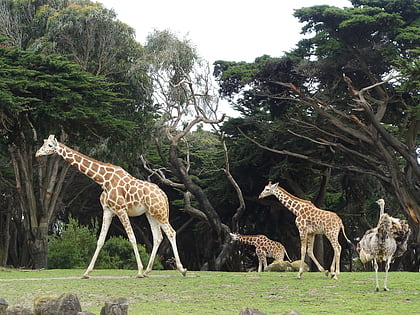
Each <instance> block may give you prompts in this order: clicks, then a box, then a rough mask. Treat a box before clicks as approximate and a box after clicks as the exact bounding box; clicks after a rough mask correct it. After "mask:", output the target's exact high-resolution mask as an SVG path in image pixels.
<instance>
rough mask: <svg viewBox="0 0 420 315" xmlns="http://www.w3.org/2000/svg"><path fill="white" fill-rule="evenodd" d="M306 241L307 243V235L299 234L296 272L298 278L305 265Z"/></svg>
mask: <svg viewBox="0 0 420 315" xmlns="http://www.w3.org/2000/svg"><path fill="white" fill-rule="evenodd" d="M307 243H308V236H307V235H306V234H305V235H303V234H302V235H300V267H299V272H298V274H297V278H298V279H300V278H301V277H302V273H303V268H304V265H305V257H306V249H307V246H308V245H307Z"/></svg>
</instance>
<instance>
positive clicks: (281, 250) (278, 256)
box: [230, 233, 290, 272]
mask: <svg viewBox="0 0 420 315" xmlns="http://www.w3.org/2000/svg"><path fill="white" fill-rule="evenodd" d="M230 236H231V237H232V239H233V240H235V241H239V242H241V243H244V244H247V245H253V246H255V253H256V254H257V257H258V272H261V271H265V269H266V268H267V257H271V258H274V260H277V261H283V259H284V255H285V254H286V256H287V259H289V260H290V258H289V255H287V252H286V248H285V247H284V246H283V244H281V243H279V242H276V241H273V240H270V239H269V238H268V237H267V236H265V235H261V234H259V235H242V234H238V233H230ZM263 267H264V268H263Z"/></svg>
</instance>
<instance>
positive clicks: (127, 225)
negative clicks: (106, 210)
mask: <svg viewBox="0 0 420 315" xmlns="http://www.w3.org/2000/svg"><path fill="white" fill-rule="evenodd" d="M117 215H118V218H119V219H120V221H121V224H122V225H123V227H124V229H125V232H126V233H127V236H128V240H129V241H130V243H131V246H132V247H133V251H134V255H135V257H136V262H137V269H138V272H137V276H136V277H137V278H144V274H143V264H142V262H141V259H140V254H139V249H138V247H137V241H136V236H135V235H134V231H133V228H132V227H131V223H130V218H129V217H128V214H127V212H126V211H125V209H123V210H121V211H119V212H118V213H117Z"/></svg>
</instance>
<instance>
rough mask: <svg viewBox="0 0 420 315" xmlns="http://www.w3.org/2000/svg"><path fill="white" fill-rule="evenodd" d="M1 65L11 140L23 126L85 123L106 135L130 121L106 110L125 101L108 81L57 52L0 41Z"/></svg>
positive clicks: (0, 89)
mask: <svg viewBox="0 0 420 315" xmlns="http://www.w3.org/2000/svg"><path fill="white" fill-rule="evenodd" d="M0 69H1V70H0V104H1V105H0V113H1V117H2V118H3V125H4V127H5V128H4V129H2V133H3V134H2V140H3V141H4V140H5V139H7V140H6V141H12V140H13V139H14V138H15V137H16V136H17V133H19V132H20V131H25V132H27V131H28V130H27V129H28V128H36V130H37V131H38V132H40V133H41V134H48V133H50V132H51V133H53V132H54V130H59V129H60V128H64V129H65V130H68V131H69V134H75V133H82V132H84V131H85V130H86V129H89V130H92V131H94V132H95V133H102V134H103V135H104V136H106V135H109V136H111V135H118V134H119V135H122V134H127V133H128V131H129V130H130V129H132V128H133V127H134V124H133V123H132V122H129V121H126V120H121V119H118V118H116V117H114V116H113V115H112V114H111V109H112V107H113V106H117V104H119V103H122V102H124V99H121V98H119V97H118V95H117V94H116V93H114V92H111V91H110V90H111V87H112V86H113V84H111V83H108V82H105V80H103V78H101V77H96V76H92V75H90V74H89V73H87V72H83V71H81V70H80V68H79V67H78V66H77V65H75V64H73V63H70V62H68V61H66V60H64V59H63V58H62V57H59V56H55V55H52V56H42V55H38V54H34V53H32V52H25V51H21V50H19V49H17V48H9V47H0ZM46 120H48V124H45V123H44V122H45V121H46ZM28 123H29V124H28ZM104 126H106V128H104ZM70 130H72V132H70ZM100 130H101V131H100Z"/></svg>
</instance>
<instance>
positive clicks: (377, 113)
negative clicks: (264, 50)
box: [215, 1, 420, 241]
mask: <svg viewBox="0 0 420 315" xmlns="http://www.w3.org/2000/svg"><path fill="white" fill-rule="evenodd" d="M352 3H353V4H354V8H344V9H339V8H335V7H330V6H315V7H311V8H302V9H299V10H296V12H295V16H296V17H298V18H299V20H300V21H301V22H304V23H306V24H305V26H304V28H303V32H304V33H308V34H310V35H311V34H312V36H311V37H309V38H306V39H303V40H301V41H300V42H299V43H298V45H297V47H296V48H295V49H293V50H292V51H290V52H288V53H286V54H285V55H284V56H283V57H281V58H271V57H269V56H262V57H260V58H257V59H256V60H255V62H254V63H243V62H240V63H235V62H226V61H218V62H216V66H215V75H216V78H217V80H218V81H219V83H220V84H221V93H222V95H223V96H224V97H226V98H228V99H229V100H232V101H235V104H236V107H237V108H236V109H237V110H240V111H241V112H242V113H243V117H241V118H238V119H234V120H230V121H228V122H227V123H225V124H224V127H223V128H224V130H225V131H226V132H227V133H228V134H229V135H231V137H233V138H234V139H235V141H236V142H237V143H236V145H234V147H235V150H236V151H242V153H239V154H237V155H236V154H235V156H238V157H239V158H242V161H243V162H244V161H245V162H248V156H249V157H251V158H249V163H250V164H251V163H252V165H256V166H255V168H254V170H255V173H256V174H255V175H252V176H248V177H247V178H246V179H244V180H242V179H243V177H244V176H242V178H241V177H239V179H240V180H241V183H246V182H248V183H249V185H255V180H254V183H253V184H252V183H251V180H250V178H254V179H255V178H261V176H262V177H264V179H265V180H267V179H271V180H276V181H277V180H279V179H281V180H282V181H283V185H285V186H286V187H287V188H288V189H289V190H290V191H291V192H293V193H295V194H296V195H298V196H300V197H302V198H305V199H311V200H313V201H314V202H315V203H317V204H318V205H319V206H324V207H326V208H329V207H328V205H329V206H330V207H331V208H330V209H332V210H335V211H339V212H340V214H346V213H345V212H349V213H350V214H351V215H352V216H356V215H362V217H360V219H359V220H356V218H357V217H353V219H352V220H345V221H347V222H346V223H347V226H349V227H350V229H351V230H353V229H354V232H352V231H350V234H353V235H355V236H356V235H360V233H361V232H358V231H360V229H361V230H364V229H365V227H366V222H364V218H365V216H366V215H367V214H368V213H370V212H373V211H374V210H375V209H376V208H372V207H371V206H370V204H372V203H373V201H374V200H375V199H374V198H375V197H376V199H378V198H380V197H384V194H385V195H386V197H385V198H387V199H394V198H395V199H396V200H398V203H399V207H393V208H391V211H394V215H395V214H397V213H398V212H400V211H399V209H404V210H405V213H406V214H407V215H408V216H409V217H410V218H411V219H412V222H418V220H419V218H420V209H419V205H420V200H419V196H420V193H419V188H420V186H419V184H418V183H419V171H420V168H419V167H418V166H417V165H416V164H415V159H414V149H415V146H416V143H418V142H419V138H418V137H419V128H420V123H419V122H420V121H419V116H418V113H419V112H420V111H419V107H418V106H419V105H418V86H415V82H418V78H419V75H418V73H419V70H418V69H419V63H418V52H419V51H418V48H417V47H418V46H419V40H420V38H419V36H418V34H419V32H418V22H417V21H416V18H417V16H418V12H419V5H418V4H417V3H416V2H415V1H380V2H379V1H352ZM416 12H417V13H416ZM409 82H411V83H409ZM238 128H239V129H238ZM246 142H248V144H247V143H246ZM250 144H252V145H253V146H254V148H255V145H258V146H259V147H260V148H262V149H264V151H265V153H259V154H257V153H256V152H252V149H250V148H249V146H250ZM249 152H250V153H249ZM247 153H249V154H248V155H246V154H247ZM274 155H277V156H274ZM252 158H254V160H252ZM244 165H246V164H243V163H242V164H241V167H243V166H244ZM267 166H268V168H267ZM240 169H241V168H239V169H238V170H235V171H236V172H238V171H239V170H240ZM254 170H252V171H251V172H254ZM234 173H235V172H234ZM246 175H247V174H245V176H246ZM261 185H262V184H261ZM340 186H341V187H340ZM339 187H340V188H339ZM248 191H249V190H248V189H246V192H248ZM335 195H337V196H336V197H334V196H335ZM340 195H341V196H342V197H339V196H340ZM332 198H334V199H335V200H336V201H335V202H332V200H334V199H332ZM345 198H347V200H346V199H345ZM350 198H351V199H350ZM387 204H394V203H393V202H392V200H391V201H390V202H388V201H387ZM344 207H345V208H346V209H343V208H344ZM371 208H372V209H371ZM375 212H376V215H375V216H372V218H374V219H375V220H377V211H375ZM375 222H376V221H375ZM415 230H416V231H417V232H415V233H414V234H415V236H414V239H416V240H417V241H418V240H419V233H418V229H415Z"/></svg>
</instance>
